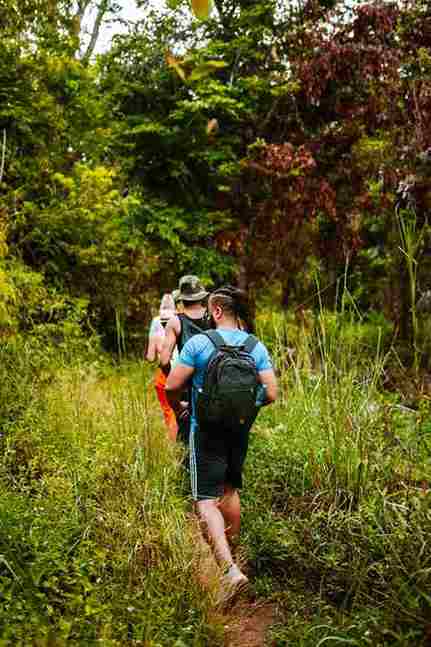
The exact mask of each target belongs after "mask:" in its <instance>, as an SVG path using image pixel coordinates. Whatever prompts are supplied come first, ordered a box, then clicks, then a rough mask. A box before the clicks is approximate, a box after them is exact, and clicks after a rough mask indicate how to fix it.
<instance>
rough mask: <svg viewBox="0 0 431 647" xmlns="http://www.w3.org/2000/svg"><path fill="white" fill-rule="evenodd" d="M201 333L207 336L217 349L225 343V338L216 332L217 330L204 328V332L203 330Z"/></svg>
mask: <svg viewBox="0 0 431 647" xmlns="http://www.w3.org/2000/svg"><path fill="white" fill-rule="evenodd" d="M202 334H203V335H205V337H208V339H209V340H210V341H212V343H213V344H214V346H215V347H216V349H217V350H218V349H219V348H221V347H222V346H225V345H226V342H225V340H224V339H223V337H222V336H221V335H220V333H219V332H217V330H205V332H203V333H202Z"/></svg>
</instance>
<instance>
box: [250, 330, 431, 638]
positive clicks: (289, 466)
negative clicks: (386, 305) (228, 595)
mask: <svg viewBox="0 0 431 647" xmlns="http://www.w3.org/2000/svg"><path fill="white" fill-rule="evenodd" d="M321 324H322V322H320V324H319V328H318V330H317V331H314V334H315V337H314V340H313V338H312V336H311V334H308V335H307V334H306V332H305V333H304V336H303V337H302V339H301V340H300V343H299V344H298V345H297V346H296V348H295V349H294V352H290V355H289V356H287V354H286V345H285V344H284V343H280V342H279V343H278V345H277V340H276V341H275V342H274V346H273V352H274V356H275V358H276V361H277V363H278V365H279V367H281V372H282V383H283V394H282V400H281V403H279V404H278V405H277V406H276V407H274V408H272V409H268V410H267V411H265V412H264V413H263V414H261V417H260V418H259V426H258V430H257V432H256V433H255V434H254V436H253V442H252V446H251V451H250V455H249V462H248V465H247V475H246V483H247V488H246V490H245V492H244V498H243V501H244V537H243V542H244V545H245V546H246V549H247V551H248V559H249V564H250V568H251V569H252V572H253V574H254V576H255V581H256V586H257V591H258V593H259V594H260V595H264V596H266V597H269V598H270V599H273V600H275V601H277V603H278V606H279V610H280V618H281V619H280V623H279V624H278V625H277V626H276V627H275V628H274V629H273V632H272V636H271V642H270V644H271V645H278V646H283V645H298V646H304V647H305V646H307V647H308V646H309V647H312V646H313V647H314V646H316V645H324V644H335V643H336V644H349V645H358V646H359V645H372V646H373V647H375V646H380V645H381V646H383V645H397V646H400V647H401V646H406V647H407V646H410V645H411V646H413V645H414V646H419V645H423V646H425V645H429V644H430V638H431V542H430V537H431V506H430V503H431V490H430V483H431V416H430V411H431V409H430V402H429V400H427V399H425V398H424V399H423V400H422V401H421V402H419V404H418V407H417V408H416V409H411V408H409V407H405V406H404V405H403V404H402V403H401V402H400V401H399V399H398V398H397V397H396V396H394V395H393V394H391V395H389V394H385V393H384V392H382V390H381V389H380V382H381V377H382V374H383V368H384V361H383V359H382V357H381V354H380V353H378V352H377V353H376V354H375V356H374V357H370V356H369V354H368V357H367V355H365V354H364V353H363V348H362V347H361V345H360V344H359V346H358V344H356V345H355V343H353V342H352V337H351V335H350V332H351V331H350V330H349V329H348V328H344V329H342V330H339V331H337V334H336V335H333V336H332V337H329V335H327V330H325V328H324V326H323V325H321ZM346 332H347V333H348V337H347V338H346V337H345V333H346ZM282 337H283V334H280V329H278V338H279V339H280V338H282ZM375 348H376V347H375ZM357 353H358V354H360V355H359V357H358V355H357ZM283 367H284V368H283ZM287 367H288V368H287Z"/></svg>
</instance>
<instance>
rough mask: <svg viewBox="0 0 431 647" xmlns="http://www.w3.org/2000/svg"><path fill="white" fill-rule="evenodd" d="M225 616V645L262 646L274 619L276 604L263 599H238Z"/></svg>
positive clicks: (229, 646)
mask: <svg viewBox="0 0 431 647" xmlns="http://www.w3.org/2000/svg"><path fill="white" fill-rule="evenodd" d="M226 618H227V622H226V625H225V628H226V633H225V645H226V647H264V645H265V644H266V643H265V640H266V638H267V635H268V630H269V628H270V626H271V625H273V624H274V622H275V620H276V605H275V604H273V603H268V602H265V601H264V600H263V601H262V600H256V601H255V602H250V601H249V600H239V601H238V602H237V603H236V604H235V606H234V607H232V609H231V610H230V613H229V614H228V615H227V616H226Z"/></svg>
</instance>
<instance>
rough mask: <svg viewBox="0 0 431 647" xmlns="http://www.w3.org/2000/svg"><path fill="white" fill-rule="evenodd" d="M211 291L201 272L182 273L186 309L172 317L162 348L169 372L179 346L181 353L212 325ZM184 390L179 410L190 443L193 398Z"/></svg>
mask: <svg viewBox="0 0 431 647" xmlns="http://www.w3.org/2000/svg"><path fill="white" fill-rule="evenodd" d="M207 297H208V292H207V290H205V288H204V286H203V284H202V282H201V281H200V279H199V278H198V277H197V276H194V275H193V274H187V275H186V276H183V277H181V279H180V281H179V284H178V294H177V298H178V300H179V301H181V302H182V304H183V312H182V313H180V314H177V315H176V316H175V317H172V318H171V319H170V320H169V322H168V324H167V326H166V330H165V338H164V342H163V347H162V350H161V352H160V366H161V368H162V370H163V371H164V373H165V375H167V374H168V373H169V371H170V368H171V360H172V355H173V352H174V350H175V347H177V349H178V352H179V353H180V352H181V350H182V349H183V347H184V345H185V344H186V342H187V341H188V340H189V339H190V338H191V337H193V335H196V334H199V333H201V332H202V331H204V330H207V329H208V327H209V324H208V320H207V317H206V301H207ZM189 396H190V394H189V393H188V392H187V394H184V399H183V400H182V404H181V410H180V411H178V413H177V420H178V426H179V434H178V435H179V437H180V438H181V440H182V441H183V442H184V443H185V444H188V437H189V433H190V422H189V402H190V398H189Z"/></svg>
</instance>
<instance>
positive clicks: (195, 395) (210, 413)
mask: <svg viewBox="0 0 431 647" xmlns="http://www.w3.org/2000/svg"><path fill="white" fill-rule="evenodd" d="M208 311H209V314H210V316H211V319H212V322H213V325H214V326H215V330H211V331H207V332H205V333H203V334H197V335H195V336H194V337H192V338H191V339H190V340H189V341H188V342H187V343H186V344H185V346H184V348H183V349H182V351H181V353H180V357H179V360H178V363H177V365H176V366H175V367H174V368H173V369H172V371H171V373H170V374H169V377H168V380H167V382H166V392H167V395H168V399H169V401H170V402H171V404H172V407H173V409H174V410H175V411H176V412H180V409H181V406H182V405H181V391H182V389H184V386H185V385H186V384H188V383H189V382H191V384H192V415H191V435H190V478H191V486H192V494H193V498H194V500H195V502H196V509H197V512H198V515H199V517H200V519H201V521H202V522H203V526H204V528H205V530H206V533H207V536H208V539H209V540H210V543H211V544H212V547H213V550H214V553H215V557H216V559H217V561H218V563H219V564H220V566H221V567H222V568H223V569H224V570H225V574H224V577H223V580H222V598H224V600H227V599H229V598H231V597H232V596H233V595H234V594H236V593H237V591H239V590H240V589H242V588H244V587H245V586H246V585H247V583H248V578H247V577H246V575H244V573H242V572H241V570H240V568H239V567H238V566H237V565H236V564H235V562H234V559H233V556H232V552H231V546H232V545H233V544H234V543H235V542H236V541H237V539H238V536H239V530H240V499H239V494H238V490H239V488H241V486H242V470H243V466H244V461H245V458H246V455H247V449H248V439H249V432H250V427H251V425H252V424H253V422H254V420H255V418H256V415H257V413H258V410H259V407H260V406H263V405H265V404H270V403H272V402H274V400H275V399H276V397H277V381H276V377H275V374H274V370H273V367H272V362H271V359H270V357H269V354H268V351H267V349H266V347H265V346H264V345H263V344H262V343H261V342H260V341H258V340H257V339H256V337H254V335H249V333H248V332H245V331H244V330H243V329H242V328H244V327H246V328H247V329H248V330H250V329H251V328H250V325H249V323H248V309H247V302H246V295H245V293H244V292H243V291H241V290H238V289H237V288H233V287H231V286H227V287H224V288H220V289H218V290H215V291H214V292H213V293H212V294H211V295H210V297H209V301H208Z"/></svg>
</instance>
